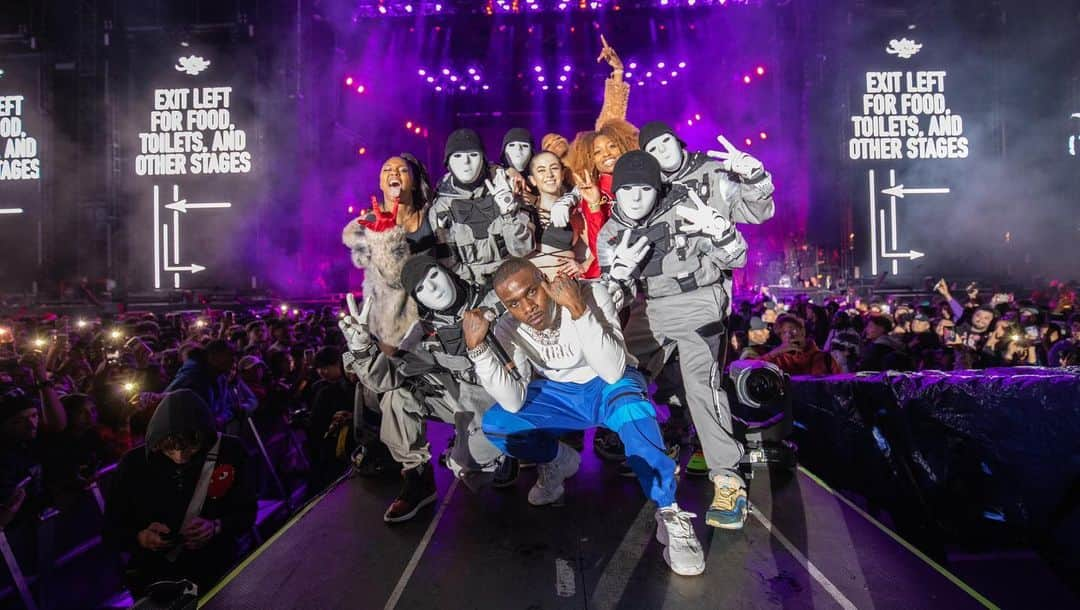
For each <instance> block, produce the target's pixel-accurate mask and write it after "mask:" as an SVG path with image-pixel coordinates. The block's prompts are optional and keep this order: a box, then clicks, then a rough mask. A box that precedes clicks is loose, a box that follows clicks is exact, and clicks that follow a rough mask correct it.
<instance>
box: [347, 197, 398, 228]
mask: <svg viewBox="0 0 1080 610" xmlns="http://www.w3.org/2000/svg"><path fill="white" fill-rule="evenodd" d="M400 204H401V199H396V198H395V199H394V207H392V208H391V209H390V211H389V212H384V211H383V210H382V206H380V205H379V201H378V200H377V199H375V196H374V195H372V196H371V214H372V215H373V216H374V217H375V218H374V220H370V219H368V218H367V217H366V216H361V217H360V218H357V219H356V222H358V223H360V225H361V226H363V227H364V228H365V229H371V230H372V231H374V232H376V233H382V232H383V231H389V230H390V229H393V228H394V227H396V226H397V212H398V206H399V205H400Z"/></svg>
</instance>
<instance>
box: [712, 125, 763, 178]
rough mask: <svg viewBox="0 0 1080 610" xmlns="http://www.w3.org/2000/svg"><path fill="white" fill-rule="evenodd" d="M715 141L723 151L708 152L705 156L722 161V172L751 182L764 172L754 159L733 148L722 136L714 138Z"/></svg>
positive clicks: (758, 162) (759, 162) (759, 163)
mask: <svg viewBox="0 0 1080 610" xmlns="http://www.w3.org/2000/svg"><path fill="white" fill-rule="evenodd" d="M716 141H717V142H720V145H721V146H723V147H724V150H722V151H721V150H710V151H708V152H706V153H705V154H707V155H709V156H710V157H712V158H714V159H720V160H721V161H723V164H722V167H723V168H724V171H726V172H731V173H733V174H737V175H738V176H739V177H740V178H742V179H744V180H753V179H755V178H758V177H760V176H761V174H762V173H764V172H765V167H764V166H763V165H762V164H761V161H758V160H757V159H756V158H754V157H751V156H750V155H748V154H746V153H744V152H742V151H740V150H739V149H737V148H735V146H734V145H732V143H731V142H728V139H727V138H725V137H724V136H722V135H720V136H716Z"/></svg>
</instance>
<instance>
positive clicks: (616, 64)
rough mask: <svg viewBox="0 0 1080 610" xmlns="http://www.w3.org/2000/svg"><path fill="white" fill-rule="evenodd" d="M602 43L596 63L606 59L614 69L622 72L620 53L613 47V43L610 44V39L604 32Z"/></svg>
mask: <svg viewBox="0 0 1080 610" xmlns="http://www.w3.org/2000/svg"><path fill="white" fill-rule="evenodd" d="M600 45H601V47H602V48H601V49H600V55H598V56H597V57H596V63H600V62H602V61H606V62H607V64H608V65H609V66H611V69H612V70H614V71H617V72H622V69H623V64H622V60H621V59H619V54H618V53H616V52H615V49H613V48H611V45H609V44H608V41H607V39H606V38H604V35H603V34H601V35H600Z"/></svg>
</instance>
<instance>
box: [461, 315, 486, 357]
mask: <svg viewBox="0 0 1080 610" xmlns="http://www.w3.org/2000/svg"><path fill="white" fill-rule="evenodd" d="M489 317H490V316H489V315H488V310H487V309H485V308H478V309H470V310H469V311H466V312H465V314H464V315H463V316H461V334H462V335H463V336H464V338H465V347H467V348H469V349H473V348H475V347H477V346H478V345H480V344H481V343H483V342H484V340H485V339H487V334H488V330H490V329H491V322H490V321H489V320H488V318H489Z"/></svg>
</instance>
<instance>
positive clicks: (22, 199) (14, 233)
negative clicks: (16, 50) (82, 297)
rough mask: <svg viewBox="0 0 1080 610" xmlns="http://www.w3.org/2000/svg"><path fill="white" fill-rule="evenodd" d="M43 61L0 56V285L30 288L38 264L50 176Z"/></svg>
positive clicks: (33, 57)
mask: <svg viewBox="0 0 1080 610" xmlns="http://www.w3.org/2000/svg"><path fill="white" fill-rule="evenodd" d="M42 101H43V100H42V91H41V59H40V57H39V56H37V55H20V56H8V57H0V243H2V244H3V259H4V260H3V262H2V263H0V286H3V287H4V290H7V291H11V292H24V291H26V292H28V291H30V290H32V288H33V286H34V282H35V280H36V279H37V277H38V273H39V271H40V267H41V257H42V251H41V247H42V244H41V235H42V207H43V206H42V200H43V197H42V193H43V188H44V187H43V184H44V181H45V180H47V179H49V176H48V171H49V170H48V167H47V166H46V165H45V163H46V162H47V161H48V158H49V151H48V150H47V143H48V134H47V129H46V121H45V120H44V117H43V116H42V112H41V105H42Z"/></svg>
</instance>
